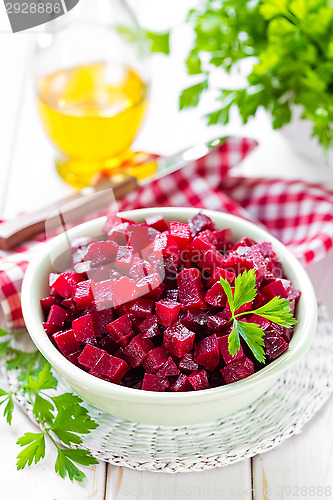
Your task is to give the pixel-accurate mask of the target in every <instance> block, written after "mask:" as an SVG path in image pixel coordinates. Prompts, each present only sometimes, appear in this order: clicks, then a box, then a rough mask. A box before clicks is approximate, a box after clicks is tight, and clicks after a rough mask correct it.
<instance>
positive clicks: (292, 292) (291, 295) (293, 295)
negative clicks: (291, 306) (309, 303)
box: [287, 286, 302, 304]
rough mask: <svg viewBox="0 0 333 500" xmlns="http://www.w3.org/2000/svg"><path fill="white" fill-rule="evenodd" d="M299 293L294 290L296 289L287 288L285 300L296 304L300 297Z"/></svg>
mask: <svg viewBox="0 0 333 500" xmlns="http://www.w3.org/2000/svg"><path fill="white" fill-rule="evenodd" d="M301 295H302V294H301V292H300V290H296V288H293V287H292V286H291V287H290V288H289V290H288V297H287V299H288V300H289V301H290V302H292V301H293V300H294V301H295V303H296V304H297V302H298V301H299V299H300V297H301Z"/></svg>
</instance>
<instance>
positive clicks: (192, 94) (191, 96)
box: [179, 80, 208, 109]
mask: <svg viewBox="0 0 333 500" xmlns="http://www.w3.org/2000/svg"><path fill="white" fill-rule="evenodd" d="M206 89H208V80H204V81H203V82H200V83H196V84H195V85H192V86H191V87H188V88H187V89H184V90H183V91H182V93H181V94H180V97H179V109H186V108H192V107H194V106H197V105H198V104H199V99H200V95H201V93H202V92H203V91H204V90H206Z"/></svg>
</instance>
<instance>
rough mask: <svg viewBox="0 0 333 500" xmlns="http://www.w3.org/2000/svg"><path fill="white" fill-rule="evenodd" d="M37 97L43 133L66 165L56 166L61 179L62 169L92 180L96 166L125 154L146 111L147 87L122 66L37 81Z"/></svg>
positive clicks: (90, 67)
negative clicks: (59, 152) (74, 170)
mask: <svg viewBox="0 0 333 500" xmlns="http://www.w3.org/2000/svg"><path fill="white" fill-rule="evenodd" d="M37 91H38V95H37V101H38V109H39V113H40V116H41V119H42V122H43V125H44V128H45V130H46V132H47V134H48V135H49V137H50V138H51V140H52V141H53V143H54V144H55V146H56V147H57V148H58V149H59V150H60V151H62V153H63V154H64V155H65V156H66V157H67V159H68V162H67V161H64V162H63V163H62V164H61V165H62V169H63V171H62V172H60V173H61V175H62V176H63V177H65V178H66V175H67V172H66V165H68V171H70V170H73V168H74V169H75V168H76V169H77V171H78V172H77V173H79V174H80V175H81V176H82V177H84V176H89V175H90V176H91V174H93V173H94V172H93V170H94V169H95V170H96V171H98V170H100V167H101V165H100V162H103V161H107V160H109V159H112V158H115V157H117V155H119V154H121V153H123V152H124V151H126V150H127V149H128V148H129V146H130V145H131V143H132V141H133V139H134V136H135V134H136V132H137V130H138V128H139V126H140V123H141V121H142V118H143V115H144V112H145V109H146V106H147V86H146V84H145V83H144V82H143V80H142V79H141V78H140V76H139V75H138V74H137V73H136V72H135V71H134V69H132V68H130V67H128V66H125V65H116V64H112V65H107V64H106V63H103V62H100V63H92V64H85V65H82V66H77V67H72V68H65V69H61V70H59V71H56V72H54V73H52V74H49V75H46V76H44V77H42V78H40V79H39V81H38V85H37ZM96 162H97V163H98V162H99V164H98V165H97V164H96ZM73 165H74V167H73ZM58 170H59V168H58ZM66 180H68V179H66Z"/></svg>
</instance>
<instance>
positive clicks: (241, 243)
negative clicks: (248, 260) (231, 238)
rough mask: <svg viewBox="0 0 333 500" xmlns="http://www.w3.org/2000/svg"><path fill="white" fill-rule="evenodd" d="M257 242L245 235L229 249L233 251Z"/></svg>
mask: <svg viewBox="0 0 333 500" xmlns="http://www.w3.org/2000/svg"><path fill="white" fill-rule="evenodd" d="M256 244H257V242H256V241H255V240H253V239H252V238H248V237H247V236H245V237H244V238H241V239H240V240H239V241H238V242H237V243H235V244H234V245H233V246H232V248H231V251H232V252H234V251H235V250H238V248H240V247H247V248H249V247H251V246H252V245H256Z"/></svg>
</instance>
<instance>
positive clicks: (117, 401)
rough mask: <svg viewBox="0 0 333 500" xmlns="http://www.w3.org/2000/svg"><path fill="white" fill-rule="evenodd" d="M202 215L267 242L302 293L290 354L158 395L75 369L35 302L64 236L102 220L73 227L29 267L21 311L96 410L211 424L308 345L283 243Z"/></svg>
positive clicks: (313, 312)
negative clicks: (219, 380)
mask: <svg viewBox="0 0 333 500" xmlns="http://www.w3.org/2000/svg"><path fill="white" fill-rule="evenodd" d="M197 212H198V210H197V209H192V208H149V209H143V210H135V211H129V212H123V213H122V216H123V217H125V218H128V219H132V220H134V221H136V222H141V221H143V219H144V218H145V217H147V216H148V215H152V214H156V213H159V214H162V215H163V216H164V217H165V219H166V220H167V221H168V220H178V221H180V222H187V221H188V219H189V218H191V217H193V215H194V214H195V213H197ZM204 212H205V213H206V214H207V215H208V216H209V217H211V219H212V220H213V221H214V222H215V224H216V227H217V228H218V229H223V228H231V230H232V233H233V238H234V239H235V240H237V239H240V238H241V237H243V236H249V237H251V238H253V239H255V240H257V241H259V242H260V241H269V242H271V243H272V246H273V249H274V251H275V252H276V253H277V256H278V258H279V260H280V261H281V262H282V264H283V266H284V270H285V273H286V275H287V277H288V278H289V279H290V280H291V281H292V282H293V285H294V286H295V287H296V288H298V289H300V290H301V292H302V296H301V299H300V300H299V303H298V306H297V311H296V314H297V319H298V323H297V325H296V327H295V332H294V335H293V338H292V340H291V342H290V347H289V349H288V351H286V352H285V353H284V354H283V355H282V356H280V357H279V358H278V359H276V360H275V361H273V362H272V363H271V364H269V365H268V366H266V367H265V368H263V369H262V370H260V371H259V372H257V373H255V374H253V375H251V376H250V377H248V378H246V379H244V380H240V381H238V382H235V383H233V384H230V385H225V386H222V387H217V388H212V389H207V390H204V391H198V392H194V391H193V392H186V393H172V392H168V393H158V392H148V391H139V390H137V389H131V388H128V387H122V386H120V385H116V384H112V383H110V382H107V381H104V380H101V379H98V378H96V377H94V376H92V375H89V374H88V373H86V372H84V371H83V370H81V369H80V368H78V367H76V366H74V365H73V364H72V363H70V362H69V361H68V360H67V359H66V358H65V357H64V356H62V354H61V353H60V352H59V351H58V350H57V349H56V348H55V347H54V346H53V344H52V343H51V341H50V340H49V338H48V336H47V335H46V333H45V332H44V329H43V326H42V321H43V318H42V311H41V307H40V304H39V301H40V299H41V298H42V297H45V296H46V295H47V294H48V275H49V273H50V272H51V271H52V266H51V261H50V255H52V261H53V262H54V258H55V257H59V256H63V255H64V252H65V251H66V250H67V249H68V236H69V237H70V238H71V239H72V238H74V237H77V236H92V237H96V236H98V235H99V234H101V231H102V227H103V224H104V221H105V219H104V218H99V219H95V220H92V221H90V222H87V223H84V224H81V225H79V226H77V227H75V228H73V229H71V230H70V231H69V234H68V235H65V234H60V235H59V236H57V237H55V238H54V239H53V240H51V241H50V242H49V243H48V244H47V245H45V246H44V247H43V249H42V250H41V251H40V252H39V254H38V255H37V256H36V257H35V258H34V260H33V261H32V262H31V263H30V264H29V266H28V269H27V271H26V274H25V277H24V281H23V287H22V309H23V315H24V319H25V322H26V326H27V329H28V331H29V333H30V336H31V338H32V340H33V341H34V343H35V344H36V346H37V348H38V349H39V350H40V352H41V353H42V354H43V355H44V356H45V358H46V359H47V360H48V361H49V362H50V363H51V365H52V366H53V367H54V368H55V369H56V371H57V372H58V373H59V374H60V375H61V376H62V377H63V378H64V379H65V380H66V381H67V382H68V383H69V385H70V386H71V387H72V389H73V390H74V391H75V392H76V393H77V394H78V395H79V396H81V397H82V398H83V399H85V400H86V401H89V402H90V403H92V404H93V405H95V406H96V407H98V408H100V409H102V410H105V411H107V412H109V413H111V414H112V415H115V416H118V417H122V418H124V419H128V420H132V421H135V422H139V423H147V424H157V425H183V424H195V423H198V422H205V421H211V420H214V419H217V418H219V417H223V416H225V415H228V414H231V413H233V412H235V411H237V410H239V409H240V408H242V407H245V406H247V405H249V404H250V403H252V402H253V401H254V400H255V399H257V398H259V397H260V396H261V395H262V394H263V393H264V392H265V391H266V390H267V389H269V388H270V387H271V386H272V384H274V382H275V381H276V380H277V379H278V377H279V376H280V375H281V373H282V372H283V371H284V370H286V369H287V368H290V367H291V366H292V365H293V364H294V363H295V362H296V361H297V360H298V359H299V358H300V357H301V356H303V355H304V354H305V352H306V351H307V350H308V348H309V347H310V344H311V341H312V340H313V337H314V334H315V331H316V324H317V302H316V297H315V294H314V291H313V287H312V284H311V281H310V279H309V277H308V275H307V274H306V272H305V271H304V269H303V267H302V266H301V264H300V263H299V262H298V260H297V259H296V258H295V257H294V256H293V255H292V254H291V253H290V251H289V250H288V249H287V248H286V247H285V246H284V245H283V244H282V243H280V242H279V241H278V240H277V239H276V238H274V237H273V236H271V235H270V234H269V233H268V232H266V231H265V230H263V229H261V228H260V227H258V226H256V225H255V224H252V223H250V222H248V221H246V220H244V219H241V218H239V217H235V216H232V215H228V214H226V213H219V212H213V211H208V210H207V211H204ZM68 253H69V252H68V251H67V252H66V255H68ZM66 260H67V263H65V262H63V264H62V265H63V266H66V267H67V266H68V263H69V256H68V257H66V259H65V261H66ZM66 267H63V269H65V268H66ZM57 270H59V269H57Z"/></svg>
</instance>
